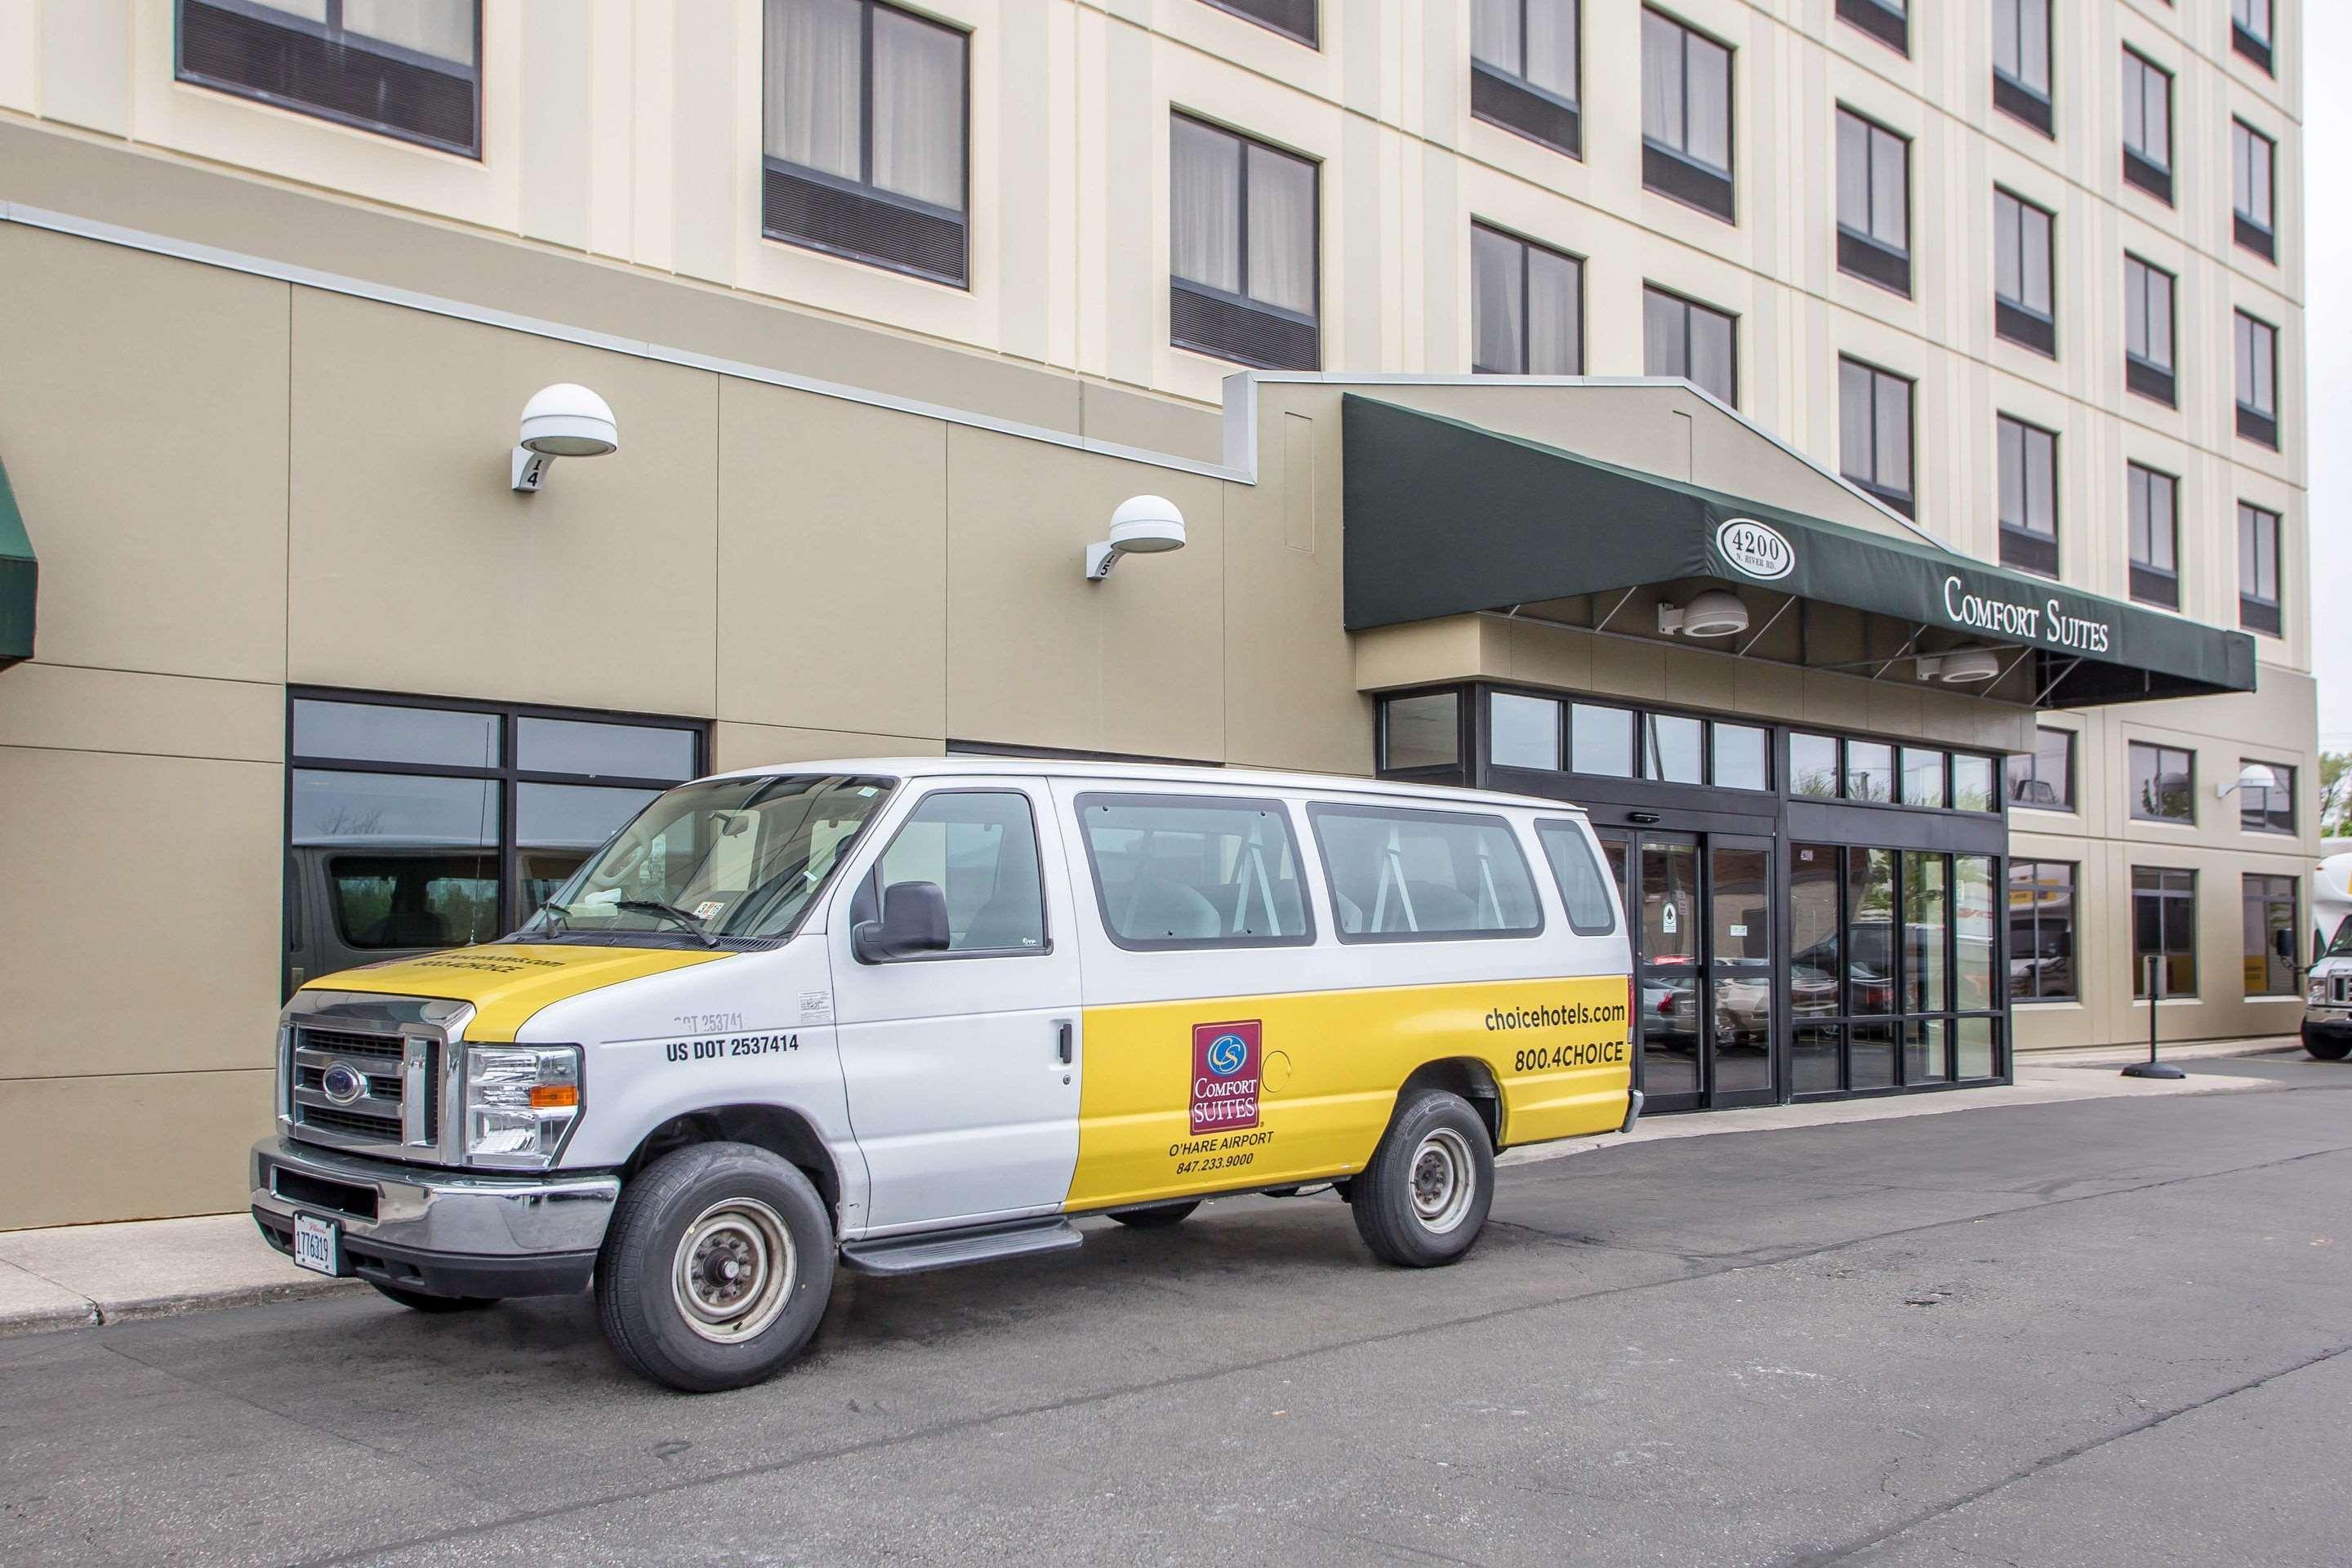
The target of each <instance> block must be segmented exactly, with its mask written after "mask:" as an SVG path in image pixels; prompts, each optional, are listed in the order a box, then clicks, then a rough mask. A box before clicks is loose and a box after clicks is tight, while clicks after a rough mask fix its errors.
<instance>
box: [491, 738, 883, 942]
mask: <svg viewBox="0 0 2352 1568" xmlns="http://www.w3.org/2000/svg"><path fill="white" fill-rule="evenodd" d="M891 784H892V781H891V780H889V779H885V778H860V777H851V776H846V775H843V774H817V773H803V774H790V773H788V774H781V775H778V774H770V775H768V776H766V777H761V778H733V779H709V780H706V781H704V782H702V783H699V784H681V785H679V786H678V787H677V788H676V789H673V790H670V791H667V793H665V794H663V795H657V796H656V797H655V798H654V800H653V801H652V802H651V803H649V804H648V805H646V808H645V810H644V811H643V812H641V813H639V814H638V816H637V817H636V820H635V821H634V822H631V823H630V824H629V825H628V826H626V827H624V828H623V829H621V831H620V832H619V833H617V834H615V835H614V837H613V839H612V840H611V842H609V843H607V844H606V845H605V846H604V848H602V849H600V850H598V851H597V852H596V853H595V854H594V855H592V856H590V857H589V858H588V860H587V861H586V863H585V864H583V866H582V867H581V868H580V869H579V870H578V871H577V872H575V873H574V874H573V875H572V879H570V880H569V881H567V882H565V883H564V884H563V886H562V888H560V889H557V891H556V894H555V897H554V898H552V899H551V900H548V902H547V905H546V907H545V908H543V909H541V910H540V912H539V913H538V914H537V915H536V916H534V917H533V918H532V920H531V921H530V924H529V925H527V926H525V927H524V928H523V931H522V934H524V935H526V936H535V937H541V938H558V937H612V936H624V935H625V936H627V937H629V938H630V939H632V940H633V941H634V940H635V939H637V938H639V937H651V936H656V935H657V934H660V933H667V939H668V940H677V941H685V942H703V943H708V944H712V945H719V944H722V943H723V942H725V940H726V939H729V938H735V939H745V940H763V939H773V938H778V937H784V936H789V935H791V934H792V932H793V929H794V928H795V927H796V926H797V925H798V924H799V923H800V919H801V916H802V914H803V912H805V911H806V910H807V909H808V907H809V905H810V904H811V903H812V902H814V900H815V898H816V895H817V893H818V891H819V890H820V889H823V888H824V884H825V882H826V880H827V879H829V878H830V877H831V876H832V874H833V870H834V868H835V866H836V865H838V864H839V863H840V861H841V860H842V858H844V857H845V855H846V854H847V853H848V849H849V846H850V843H851V842H852V841H853V840H854V839H856V837H857V835H858V832H859V830H860V829H862V828H863V827H864V826H866V823H867V822H868V821H870V820H872V818H873V816H874V814H875V813H876V812H877V811H878V810H880V809H881V806H882V803H883V802H884V801H885V800H886V799H887V798H888V796H889V794H890V789H891Z"/></svg>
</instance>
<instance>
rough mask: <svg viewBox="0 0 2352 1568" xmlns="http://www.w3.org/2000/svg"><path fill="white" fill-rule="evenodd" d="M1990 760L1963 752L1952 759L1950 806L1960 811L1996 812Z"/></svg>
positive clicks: (1996, 806) (1998, 802)
mask: <svg viewBox="0 0 2352 1568" xmlns="http://www.w3.org/2000/svg"><path fill="white" fill-rule="evenodd" d="M1992 777H1993V773H1992V759H1991V758H1990V757H1971V756H1969V755H1968V754H1967V753H1965V752H1962V753H1959V754H1958V755H1955V756H1954V757H1953V758H1952V804H1953V805H1955V806H1958V808H1959V809H1960V810H1962V811H1998V810H1999V809H2000V799H1999V797H1997V796H1996V795H1994V794H1993V783H1992Z"/></svg>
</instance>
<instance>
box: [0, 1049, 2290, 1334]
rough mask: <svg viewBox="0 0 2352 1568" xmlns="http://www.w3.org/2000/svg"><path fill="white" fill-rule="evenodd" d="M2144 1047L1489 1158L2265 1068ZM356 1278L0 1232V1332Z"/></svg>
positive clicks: (215, 1252)
mask: <svg viewBox="0 0 2352 1568" xmlns="http://www.w3.org/2000/svg"><path fill="white" fill-rule="evenodd" d="M2294 1048H2297V1047H2296V1042H2295V1040H2294V1037H2291V1036H2280V1037H2270V1038H2265V1039H2252V1040H2209V1041H2203V1042H2200V1043H2198V1044H2194V1045H2182V1046H2168V1047H2165V1051H2164V1055H2165V1057H2166V1058H2168V1059H2169V1060H2173V1061H2200V1060H2210V1059H2214V1058H2229V1057H2247V1056H2261V1055H2267V1054H2270V1053H2272V1052H2275V1051H2284V1050H2291V1049H2294ZM2145 1054H2146V1053H2145V1052H2140V1051H2134V1050H2124V1049H2108V1048H2101V1049H2096V1050H2085V1051H2045V1052H2036V1053H2032V1054H2029V1055H2027V1056H2025V1057H2024V1058H2021V1059H2020V1061H2019V1062H2018V1067H2017V1081H2016V1082H2015V1083H2014V1084H2005V1085H1998V1086H1995V1087H1991V1088H1987V1089H1954V1090H1951V1091H1949V1092H1948V1093H1941V1094H1916V1095H1899V1096H1894V1097H1891V1098H1888V1099H1884V1100H1832V1101H1830V1102H1827V1103H1822V1104H1804V1105H1768V1106H1758V1107H1755V1108H1753V1109H1751V1110H1718V1111H1713V1112H1710V1113H1708V1114H1706V1115H1703V1116H1666V1117H1656V1118H1652V1119H1650V1120H1647V1121H1643V1122H1642V1123H1641V1124H1640V1125H1639V1126H1637V1127H1635V1128H1634V1130H1633V1131H1632V1132H1631V1133H1613V1132H1612V1133H1610V1134H1607V1135H1605V1136H1603V1137H1600V1138H1587V1139H1578V1140H1574V1141H1571V1142H1561V1143H1547V1144H1541V1145H1538V1146H1537V1147H1534V1148H1528V1149H1514V1150H1510V1151H1507V1152H1505V1153H1504V1154H1503V1155H1502V1157H1501V1159H1500V1160H1499V1161H1498V1162H1497V1163H1500V1164H1504V1165H1521V1164H1532V1163H1537V1162H1538V1161H1544V1160H1559V1159H1565V1158H1568V1157H1570V1156H1571V1155H1576V1154H1585V1153H1591V1152H1593V1151H1595V1150H1599V1149H1608V1148H1614V1147H1616V1146H1617V1145H1619V1144H1622V1143H1638V1142H1652V1141H1654V1140H1656V1139H1661V1138H1696V1137H1706V1136H1709V1135H1713V1134H1717V1133H1725V1132H1752V1131H1766V1130H1769V1129H1776V1128H1790V1127H1821V1126H1827V1125H1832V1124H1835V1123H1841V1122H1848V1121H1888V1120H1892V1119H1895V1118H1898V1117H1906V1116H1936V1115H1943V1114H1948V1113H1951V1112H1956V1111H1963V1110H1984V1109H1987V1108H1990V1107H1992V1106H2000V1105H2046V1104H2051V1103H2053V1102H2056V1101H2060V1100H2098V1099H2107V1098H2113V1097H2117V1096H2126V1095H2136V1096H2147V1095H2173V1094H2211V1093H2215V1092H2219V1091H2222V1090H2228V1089H2251V1088H2260V1087H2263V1084H2264V1081H2265V1080H2263V1079H2255V1078H2237V1077H2231V1076H2229V1075H2226V1074H2217V1073H2199V1074H2196V1075H2194V1076H2192V1077H2190V1078H2188V1079H2179V1080H2175V1081H2167V1080H2163V1079H2126V1078H2122V1077H2119V1076H2117V1075H2116V1073H2114V1072H2112V1071H2098V1070H2089V1069H2096V1068H2114V1067H2116V1066H2119V1065H2120V1064H2122V1063H2124V1062H2127V1061H2132V1060H2135V1059H2137V1058H2140V1057H2142V1056H2144V1055H2145ZM359 1289H366V1287H365V1286H364V1285H362V1283H361V1282H360V1281H359V1280H356V1279H322V1278H320V1276H318V1275H315V1274H306V1273H304V1272H303V1271H302V1270H300V1269H299V1268H295V1267H294V1265H293V1264H292V1263H291V1262H289V1261H288V1260H287V1259H286V1258H284V1257H282V1256H281V1255H279V1254H278V1252H276V1251H274V1250H272V1249H271V1248H270V1247H269V1246H268V1244H267V1243H266V1242H264V1241H263V1240H262V1239H261V1237H260V1235H259V1233H258V1232H257V1231H256V1230H255V1228H254V1224H253V1221H252V1219H251V1218H250V1217H249V1216H248V1215H242V1214H229V1215H197V1216H195V1217H193V1218H188V1219H152V1220H131V1221H125V1222H122V1223H121V1224H115V1225H81V1226H59V1227H58V1228H56V1229H51V1230H19V1231H7V1232H0V1335H11V1334H27V1333H37V1332H40V1331H44V1330H48V1329H66V1328H95V1327H97V1326H99V1325H100V1324H101V1323H116V1322H126V1321H131V1320H133V1319H138V1318H161V1317H169V1316H171V1315H173V1314H174V1313H178V1312H190V1311H197V1310H209V1309H212V1308H216V1307H241V1306H247V1305H250V1304H252V1303H255V1302H259V1301H284V1300H295V1299H297V1298H300V1297H307V1296H322V1295H326V1294H329V1293H330V1292H333V1291H341V1290H359Z"/></svg>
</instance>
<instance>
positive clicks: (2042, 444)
mask: <svg viewBox="0 0 2352 1568" xmlns="http://www.w3.org/2000/svg"><path fill="white" fill-rule="evenodd" d="M1997 427H1998V430H1999V433H2000V563H2001V564H2002V565H2004V566H2014V567H2017V568H2018V569H2019V570H2020V571H2024V572H2034V573H2039V574H2041V575H2042V576H2044V577H2055V576H2056V575H2058V437H2057V436H2056V435H2054V434H2053V433H2052V432H2051V431H2048V430H2044V429H2042V427H2041V426H2039V425H2028V424H2027V423H2026V422H2025V421H2024V420H2022V419H2012V418H2011V417H2010V416H2008V415H2006V414H2004V415H2002V416H2000V419H1999V421H1998V426H1997Z"/></svg>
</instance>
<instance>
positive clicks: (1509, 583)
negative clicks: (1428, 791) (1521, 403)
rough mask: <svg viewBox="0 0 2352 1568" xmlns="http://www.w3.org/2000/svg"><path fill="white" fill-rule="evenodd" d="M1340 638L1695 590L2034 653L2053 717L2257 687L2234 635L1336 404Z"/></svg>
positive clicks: (1434, 425) (1859, 533) (1442, 427)
mask: <svg viewBox="0 0 2352 1568" xmlns="http://www.w3.org/2000/svg"><path fill="white" fill-rule="evenodd" d="M1340 428H1341V434H1342V437H1343V438H1344V440H1345V443H1346V446H1345V454H1346V458H1345V472H1344V474H1343V477H1342V489H1343V491H1344V497H1345V506H1346V512H1345V528H1346V535H1347V537H1346V546H1345V555H1346V564H1345V573H1346V605H1347V608H1346V618H1347V626H1348V629H1349V630H1350V631H1363V630H1367V629H1370V628H1371V627H1375V626H1397V625H1402V624H1403V623H1406V622H1411V621H1424V620H1433V619H1435V618H1437V617H1439V616H1457V615H1464V614H1468V613H1472V612H1475V611H1481V610H1502V609H1508V608H1510V607H1511V606H1513V605H1528V604H1538V603H1542V602H1545V601H1549V600H1555V599H1569V598H1573V597H1575V596H1578V595H1591V594H1601V593H1607V592H1609V591H1612V590H1622V589H1628V588H1635V587H1648V586H1653V585H1656V584H1668V583H1677V582H1685V581H1687V580H1689V579H1693V578H1702V579H1712V580H1714V581H1717V582H1720V583H1722V584H1726V585H1728V586H1731V587H1736V588H1742V589H1759V588H1760V589H1766V590H1769V591H1770V592H1772V593H1775V594H1782V595H1791V596H1793V597H1796V598H1799V599H1803V600H1811V601H1814V602H1817V603H1821V604H1825V605H1845V606H1848V607H1850V608H1853V609H1856V610H1861V611H1864V612H1865V613H1868V614H1873V615H1881V616H1892V617H1895V618H1898V619H1900V620H1903V621H1906V622H1909V623H1911V624H1912V625H1914V626H1917V627H1923V628H1931V629H1935V630H1937V631H1939V632H1944V633H1956V634H1960V636H1961V637H1962V639H1963V640H1967V641H1969V642H1980V643H1981V644H1982V645H1984V646H1992V647H2011V648H2031V649H2032V650H2034V654H2033V657H2034V658H2035V659H2036V661H2037V676H2038V679H2036V681H2035V682H2034V686H2035V689H2036V690H2037V691H2038V692H2043V693H2045V694H2044V695H2043V696H2042V702H2043V703H2044V705H2046V706H2049V707H2053V708H2073V707H2088V706H2092V705H2095V704H2100V703H2108V702H2129V701H2134V700H2141V699H2146V698H2157V697H2189V696H2198V695H2201V694H2205V693H2210V692H2221V691H2251V690H2252V689H2254V644H2253V639H2252V637H2248V636H2247V635H2246V634H2245V633H2243V632H2233V631H2225V630H2222V629H2221V628H2219V627H2215V626H2206V625H2204V624H2203V623H2201V622H2199V621H2191V620H2186V619H2183V618H2181V617H2179V616H2168V615H2164V614H2162V613H2160V612H2158V611H2155V610H2148V609H2143V608H2141V607H2139V606H2137V605H2126V604H2122V603H2119V602H2117V601H2116V600H2113V599H2105V598H2101V597H2099V596H2098V595H2093V594H2084V593H2081V592H2079V591H2077V590H2075V589H2073V588H2068V587H2064V586H2063V585H2061V584H2056V583H2053V582H2050V581H2049V580H2047V579H2045V578H2042V577H2034V576H2030V575H2027V574H2021V573H2017V572H2011V571H2005V570H2003V569H2002V568H2000V567H1998V566H1993V565H1989V564H1987V563H1983V562H1980V561H1978V560H1975V559H1974V558H1972V557H1969V556H1966V555H1961V554H1958V553H1957V552H1951V551H1947V550H1941V549H1938V548H1937V547H1936V546H1934V545H1932V544H1928V543H1924V542H1918V543H1915V542H1911V541H1908V540H1903V539H1896V538H1892V537H1888V536H1885V535H1881V534H1875V533H1871V532H1868V531H1864V530H1863V529H1859V528H1854V527H1851V526H1849V525H1847V524H1844V523H1839V522H1831V521H1827V520H1825V519H1822V518H1815V517H1807V516H1803V515H1801V514H1799V513H1796V512H1792V511H1789V510H1785V509H1782V508H1779V507H1773V506H1768V505H1765V504H1763V503H1761V502H1758V501H1752V500H1742V499H1741V498H1739V497H1738V496H1733V495H1727V494H1724V493H1722V492H1720V491H1717V490H1710V489H1703V488H1701V487H1699V486H1696V485H1690V484H1685V483H1680V482H1677V481H1675V480H1672V479H1661V478H1659V477H1658V476H1656V475H1654V474H1643V473H1637V472H1635V471H1633V470H1632V469H1627V468H1616V467H1613V466H1612V465H1610V464H1607V463H1601V462H1595V461H1593V460H1592V459H1591V458H1580V457H1577V456H1575V455H1574V454H1572V453H1570V452H1565V451H1562V450H1560V449H1559V448H1558V447H1547V446H1545V445H1543V444H1541V443H1540V442H1536V441H1529V440H1526V439H1523V438H1521V437H1515V436H1506V435H1501V434H1498V433H1497V432H1495V431H1492V430H1486V429H1483V428H1481V427H1479V426H1475V425H1469V424H1465V423H1463V422H1462V421H1460V420H1457V419H1449V418H1446V417H1444V416H1441V415H1435V414H1426V413H1423V412H1421V411H1420V410H1417V409H1411V408H1402V407H1399V406H1397V405H1393V404H1389V403H1382V402H1380V401H1377V400H1375V399H1372V398H1369V397H1363V396H1360V395H1356V394H1352V393H1350V394H1349V395H1347V396H1346V397H1345V398H1344V399H1343V401H1342V404H1341V411H1340Z"/></svg>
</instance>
